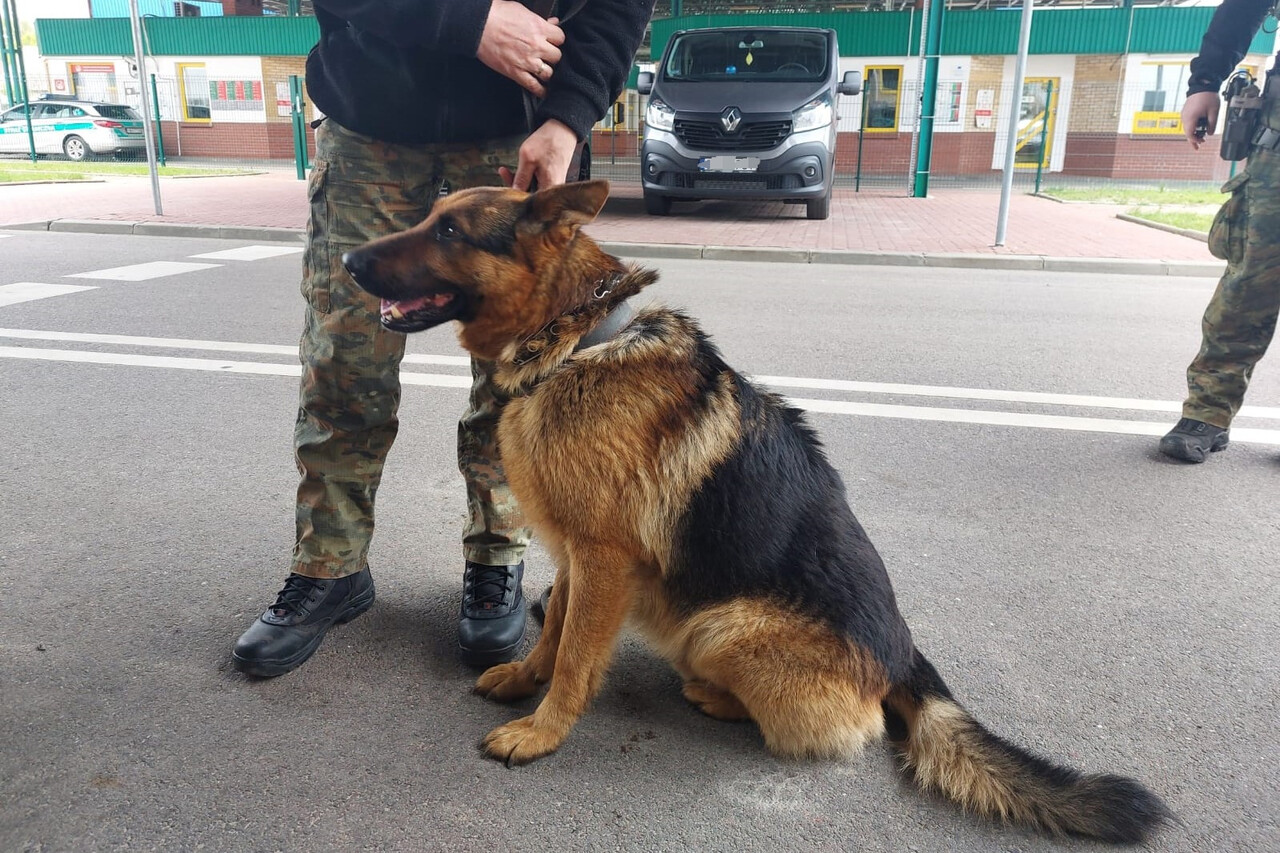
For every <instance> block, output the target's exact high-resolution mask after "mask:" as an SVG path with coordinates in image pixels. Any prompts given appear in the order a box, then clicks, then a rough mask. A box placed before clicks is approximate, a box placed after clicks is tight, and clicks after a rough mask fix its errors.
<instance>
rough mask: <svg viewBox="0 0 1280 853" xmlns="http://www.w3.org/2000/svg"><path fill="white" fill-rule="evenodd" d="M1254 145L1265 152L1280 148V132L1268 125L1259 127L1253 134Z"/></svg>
mask: <svg viewBox="0 0 1280 853" xmlns="http://www.w3.org/2000/svg"><path fill="white" fill-rule="evenodd" d="M1253 145H1254V147H1255V148H1261V149H1262V150H1264V151H1274V150H1276V149H1277V148H1280V130H1273V129H1272V128H1269V127H1267V126H1266V125H1263V126H1261V127H1259V128H1258V129H1257V130H1255V131H1254V132H1253Z"/></svg>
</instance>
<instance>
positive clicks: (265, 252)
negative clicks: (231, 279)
mask: <svg viewBox="0 0 1280 853" xmlns="http://www.w3.org/2000/svg"><path fill="white" fill-rule="evenodd" d="M302 251H303V247H302V246H241V247H240V248H239V249H223V250H222V251H220V252H205V253H204V254H203V255H192V256H191V257H193V258H204V259H206V260H210V261H260V260H262V259H264V258H278V257H280V256H281V255H296V254H299V253H300V252H302Z"/></svg>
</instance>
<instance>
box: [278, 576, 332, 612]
mask: <svg viewBox="0 0 1280 853" xmlns="http://www.w3.org/2000/svg"><path fill="white" fill-rule="evenodd" d="M328 585H329V581H328V580H322V579H320V578H309V577H307V576H306V575H298V574H292V575H289V578H288V580H286V581H285V582H284V589H282V590H280V594H279V595H277V596H276V603H275V604H273V605H271V610H272V612H273V613H275V615H276V616H281V617H283V616H288V615H290V614H292V613H301V612H302V605H303V604H305V603H306V601H307V599H309V598H310V597H311V594H312V593H313V592H315V591H317V590H319V591H320V592H324V591H325V589H326V588H327V587H328Z"/></svg>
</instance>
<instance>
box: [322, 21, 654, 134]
mask: <svg viewBox="0 0 1280 853" xmlns="http://www.w3.org/2000/svg"><path fill="white" fill-rule="evenodd" d="M490 3H491V0H315V10H316V19H317V21H318V22H319V24H320V41H319V42H318V43H317V44H316V46H315V47H314V48H312V50H311V55H310V56H308V57H307V90H308V92H310V94H311V99H312V100H313V101H314V102H315V105H316V107H318V108H319V109H320V111H321V112H323V113H324V114H325V115H327V116H329V117H331V118H332V119H333V120H334V121H336V122H337V123H338V124H340V125H342V126H343V127H345V128H347V129H349V130H354V131H355V132H357V133H363V134H365V135H366V136H372V137H373V138H375V139H380V140H382V141H384V142H400V143H421V142H482V141H484V140H487V139H494V138H496V137H500V136H510V135H513V134H517V133H521V132H522V131H525V130H528V129H530V128H527V127H526V117H525V109H524V103H523V94H522V93H523V91H524V90H523V89H521V88H520V86H519V85H517V84H516V83H515V82H513V81H512V80H509V79H508V78H506V77H504V76H502V75H501V74H499V73H497V72H496V71H493V70H491V69H490V68H489V67H488V66H486V65H485V64H484V63H482V62H481V61H480V60H478V59H476V50H477V49H478V47H479V45H480V34H481V33H482V32H483V31H484V25H485V21H486V20H487V19H488V16H489V7H490ZM653 4H654V0H588V2H586V3H585V5H583V6H582V8H581V9H580V10H579V11H578V12H577V13H576V14H574V15H573V17H572V18H571V19H570V20H569V21H568V22H567V23H565V24H564V30H565V43H564V44H563V45H562V46H561V51H562V52H563V56H562V58H561V60H560V62H559V63H558V64H557V65H556V66H555V73H554V74H553V75H552V77H551V80H550V82H549V83H548V84H547V97H546V99H545V100H544V101H543V102H542V103H541V104H540V105H539V106H538V108H537V110H536V112H535V113H534V125H535V127H536V126H538V125H541V124H542V123H543V122H545V121H546V120H547V119H558V120H559V121H562V122H564V123H565V124H566V125H568V126H569V127H570V128H572V129H573V132H574V133H576V134H577V135H578V139H579V140H582V139H585V138H586V137H587V135H588V134H589V133H590V132H591V127H592V125H594V124H595V123H596V122H597V121H599V119H600V118H601V117H602V116H603V115H604V114H605V113H606V112H607V111H608V109H609V105H610V104H611V103H613V101H614V99H615V98H617V97H618V93H619V92H621V91H622V87H623V86H624V85H625V84H626V80H627V76H628V75H629V74H630V72H631V63H632V60H633V59H634V56H635V52H636V48H637V47H639V46H640V41H641V39H642V38H643V36H644V29H645V25H646V24H648V22H649V17H650V16H651V15H652V14H653Z"/></svg>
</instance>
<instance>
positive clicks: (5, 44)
mask: <svg viewBox="0 0 1280 853" xmlns="http://www.w3.org/2000/svg"><path fill="white" fill-rule="evenodd" d="M12 28H13V24H12V22H10V20H9V4H8V3H4V2H0V65H3V66H4V94H5V98H7V99H8V100H7V103H9V104H16V103H17V102H18V99H17V96H16V93H15V92H14V78H15V77H17V76H18V75H17V69H15V68H11V67H10V66H11V65H12V61H11V57H10V55H9V31H10V30H11V29H12Z"/></svg>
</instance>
